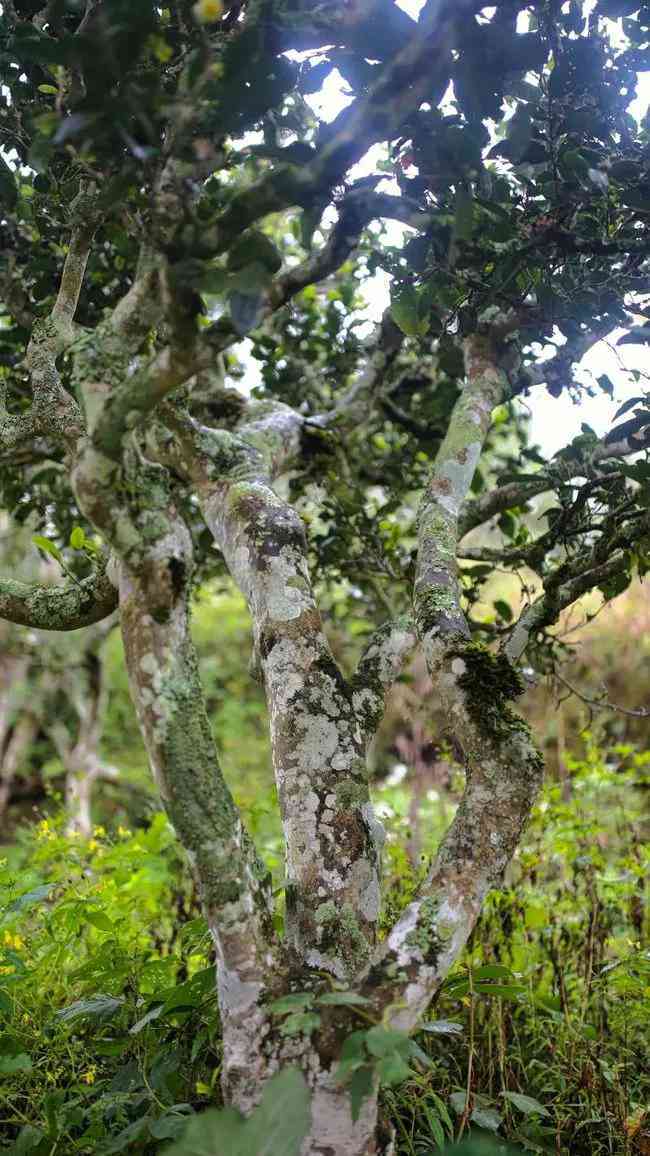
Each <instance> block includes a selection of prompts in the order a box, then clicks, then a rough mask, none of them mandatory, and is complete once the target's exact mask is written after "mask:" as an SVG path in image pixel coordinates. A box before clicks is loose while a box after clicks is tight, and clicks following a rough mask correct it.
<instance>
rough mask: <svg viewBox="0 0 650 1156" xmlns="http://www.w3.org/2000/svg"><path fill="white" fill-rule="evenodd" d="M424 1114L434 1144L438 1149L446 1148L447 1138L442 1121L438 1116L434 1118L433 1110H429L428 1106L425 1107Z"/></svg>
mask: <svg viewBox="0 0 650 1156" xmlns="http://www.w3.org/2000/svg"><path fill="white" fill-rule="evenodd" d="M424 1114H425V1116H426V1118H427V1124H428V1125H429V1131H430V1132H431V1135H432V1137H433V1140H434V1143H435V1144H436V1146H437V1147H438V1148H444V1146H445V1139H446V1137H445V1132H444V1129H443V1127H442V1124H441V1123H440V1120H439V1119H438V1117H437V1116H434V1114H433V1112H432V1111H431V1108H429V1106H428V1105H427V1104H425V1105H424Z"/></svg>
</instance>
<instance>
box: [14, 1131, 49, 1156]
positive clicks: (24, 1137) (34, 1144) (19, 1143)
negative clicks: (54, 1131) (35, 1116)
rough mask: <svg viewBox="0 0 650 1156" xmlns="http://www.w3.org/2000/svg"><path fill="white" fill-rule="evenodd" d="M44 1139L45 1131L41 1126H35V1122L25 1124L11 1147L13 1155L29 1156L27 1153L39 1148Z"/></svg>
mask: <svg viewBox="0 0 650 1156" xmlns="http://www.w3.org/2000/svg"><path fill="white" fill-rule="evenodd" d="M44 1139H45V1133H44V1132H42V1131H41V1129H40V1128H35V1127H34V1125H33V1124H25V1127H24V1128H21V1129H20V1132H19V1134H18V1139H17V1140H16V1142H15V1144H14V1146H13V1148H12V1149H11V1156H27V1153H28V1152H33V1151H34V1149H35V1148H38V1147H39V1146H40V1144H41V1141H42V1140H44Z"/></svg>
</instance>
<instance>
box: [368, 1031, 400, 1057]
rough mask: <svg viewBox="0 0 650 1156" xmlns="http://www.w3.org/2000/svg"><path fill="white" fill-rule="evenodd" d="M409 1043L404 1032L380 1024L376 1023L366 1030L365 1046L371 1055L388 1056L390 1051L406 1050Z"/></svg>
mask: <svg viewBox="0 0 650 1156" xmlns="http://www.w3.org/2000/svg"><path fill="white" fill-rule="evenodd" d="M409 1043H410V1040H409V1037H408V1036H407V1034H406V1032H399V1031H396V1030H395V1029H394V1028H384V1027H382V1025H381V1024H376V1025H375V1027H373V1028H370V1031H368V1032H366V1047H367V1049H368V1051H369V1052H370V1054H371V1055H372V1056H377V1057H378V1058H381V1057H382V1056H388V1055H390V1054H391V1052H402V1053H404V1052H407V1051H408V1046H409Z"/></svg>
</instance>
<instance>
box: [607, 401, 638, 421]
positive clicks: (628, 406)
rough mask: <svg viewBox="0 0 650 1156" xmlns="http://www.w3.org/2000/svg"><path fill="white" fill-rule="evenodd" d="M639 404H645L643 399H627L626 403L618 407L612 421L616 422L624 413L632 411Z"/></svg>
mask: <svg viewBox="0 0 650 1156" xmlns="http://www.w3.org/2000/svg"><path fill="white" fill-rule="evenodd" d="M640 402H645V397H628V399H627V401H624V402H623V404H622V405H620V406H619V407H618V409H617V410H616V413H615V414H614V417H613V418H612V421H616V419H617V418H619V417H622V416H623V414H624V413H628V412H629V410H631V409H634V407H635V405H639V403H640Z"/></svg>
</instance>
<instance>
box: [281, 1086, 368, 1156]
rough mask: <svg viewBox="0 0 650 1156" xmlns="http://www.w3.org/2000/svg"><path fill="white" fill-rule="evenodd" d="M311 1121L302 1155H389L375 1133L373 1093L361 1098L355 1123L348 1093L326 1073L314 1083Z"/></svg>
mask: <svg viewBox="0 0 650 1156" xmlns="http://www.w3.org/2000/svg"><path fill="white" fill-rule="evenodd" d="M311 1120H312V1124H311V1131H310V1133H309V1135H308V1136H307V1137H306V1139H305V1142H304V1144H303V1148H302V1153H301V1156H389V1148H388V1147H386V1146H385V1145H384V1144H382V1143H381V1141H380V1140H379V1137H378V1135H377V1095H376V1093H375V1094H373V1095H371V1096H369V1097H368V1099H367V1100H364V1102H363V1104H362V1106H361V1111H360V1113H359V1118H358V1120H356V1122H355V1121H353V1119H352V1111H351V1107H350V1093H349V1092H348V1091H347V1089H345V1088H341V1087H340V1086H338V1085H337V1084H336V1082H335V1080H334V1079H333V1078H332V1077H331V1076H330V1075H329V1073H327V1074H325V1075H323V1076H320V1077H318V1078H317V1080H316V1082H315V1083H314V1085H313V1088H312V1099H311Z"/></svg>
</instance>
